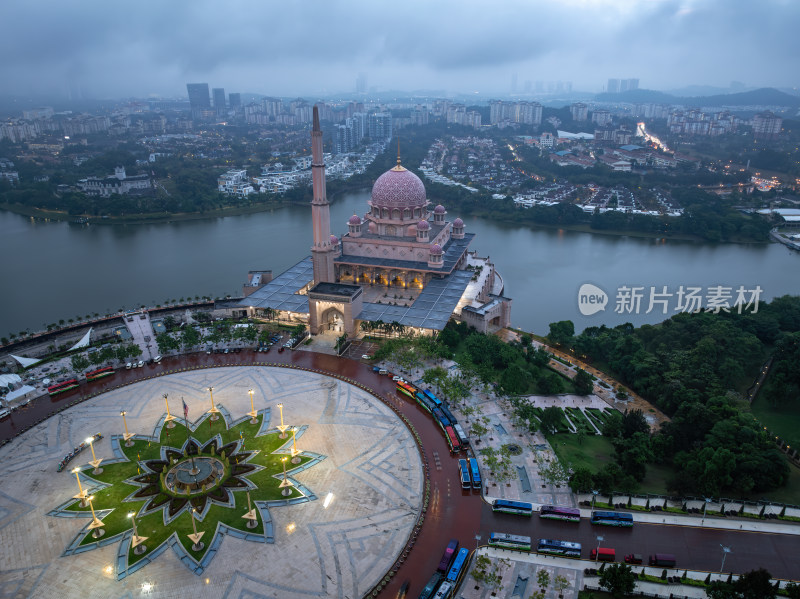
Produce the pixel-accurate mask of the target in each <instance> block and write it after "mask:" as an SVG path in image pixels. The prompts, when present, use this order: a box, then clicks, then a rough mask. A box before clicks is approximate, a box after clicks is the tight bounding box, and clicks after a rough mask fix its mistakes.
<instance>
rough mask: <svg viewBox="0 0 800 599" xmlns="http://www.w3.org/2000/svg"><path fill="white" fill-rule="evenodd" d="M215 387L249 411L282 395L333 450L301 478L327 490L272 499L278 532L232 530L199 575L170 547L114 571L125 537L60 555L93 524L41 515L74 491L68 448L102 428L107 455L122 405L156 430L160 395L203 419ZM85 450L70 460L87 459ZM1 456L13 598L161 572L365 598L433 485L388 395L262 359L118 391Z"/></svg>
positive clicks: (134, 586) (188, 586)
mask: <svg viewBox="0 0 800 599" xmlns="http://www.w3.org/2000/svg"><path fill="white" fill-rule="evenodd" d="M139 370H142V369H139ZM210 385H211V386H213V387H214V398H215V403H216V404H217V406H218V407H221V408H223V407H224V408H225V409H227V410H228V411H229V412H230V413H231V414H232V415H233V416H236V417H238V416H241V415H243V414H244V413H245V412H247V411H249V410H250V400H249V396H248V393H247V390H248V389H251V388H252V389H255V390H256V393H255V399H256V408H257V409H263V408H265V407H271V408H272V414H271V416H272V422H273V424H276V423H277V418H278V410H277V409H275V405H276V404H277V403H278V402H283V403H284V406H285V407H284V416H285V418H286V421H287V423H297V424H306V425H308V428H307V429H306V431H305V433H304V434H303V436H302V437H301V439H298V447H299V448H300V449H301V450H308V451H313V452H316V453H319V454H323V455H325V456H327V457H326V459H324V460H323V461H322V462H321V463H320V464H318V465H317V466H315V467H314V468H311V469H309V470H306V471H304V472H302V473H300V474H298V475H296V478H297V479H298V480H299V481H300V482H301V483H302V484H303V485H305V486H306V487H308V488H309V489H310V490H312V492H314V493H315V494H316V495H317V496H318V497H319V499H318V500H316V501H311V502H308V503H304V504H298V505H293V506H286V507H281V508H271V509H270V513H271V516H272V519H273V523H274V533H275V543H274V544H266V545H265V544H259V543H252V542H247V541H244V540H239V539H235V538H232V537H226V538H225V540H224V542H223V544H222V546H221V548H220V550H219V552H218V554H217V555H216V557H215V558H214V560H213V561H212V562H211V563H210V565H209V566H208V568H207V569H206V571H205V572H204V573H203V575H202V576H196V575H195V574H193V573H192V572H190V571H189V569H187V568H186V567H185V566H184V565H183V564H181V563H180V562H179V561H178V559H177V558H176V555H175V554H174V553H173V552H172V551H170V550H168V551H166V552H165V553H163V554H162V555H161V556H159V557H158V558H157V559H156V560H155V562H154V563H152V564H150V565H148V566H146V567H145V568H143V569H142V570H140V571H138V572H136V573H134V574H132V575H130V576H128V577H127V578H125V579H123V580H121V581H117V580H116V575H115V569H114V563H115V561H116V560H115V557H116V554H117V547H118V544H119V543H113V544H111V545H109V546H106V547H103V548H100V549H95V550H93V551H88V552H85V553H81V554H78V555H70V556H67V557H60V556H61V553H62V551H64V549H65V548H66V547H67V545H68V544H69V543H70V542H71V541H72V539H73V538H74V537H75V535H76V534H77V533H78V531H79V530H81V529H82V528H83V526H84V525H85V524H87V523H88V521H84V520H80V521H76V519H72V518H54V517H51V516H48V515H46V514H47V512H48V511H50V510H51V509H54V508H55V507H57V506H58V505H60V504H62V503H63V502H64V501H66V500H67V499H69V498H70V497H71V496H72V495H73V494H74V493H75V492H76V489H75V485H76V482H75V477H74V476H73V475H71V474H70V472H69V469H67V470H65V471H63V472H61V473H56V465H57V464H58V461H59V460H60V459H61V457H62V456H63V455H64V454H65V453H67V452H68V451H69V450H70V449H72V448H73V447H75V446H76V445H77V444H79V443H80V441H81V440H83V439H84V438H86V437H87V436H89V435H91V434H93V433H96V432H101V433H102V434H103V435H104V439H103V440H102V441H100V442H98V443H97V444H96V445H95V451H96V452H97V455H98V457H108V456H109V455H110V445H109V443H110V441H109V438H110V437H111V435H114V434H120V433H122V431H123V429H122V424H123V423H122V421H121V418H120V415H119V413H120V410H122V409H125V410H127V423H128V428H129V430H130V431H131V432H134V433H140V434H151V433H152V431H153V428H154V426H155V425H156V423H157V421H158V418H159V417H160V416H161V415H162V414H163V413H164V411H165V406H164V400H163V398H162V395H163V394H164V393H168V394H169V397H170V399H171V400H172V410H173V412H178V411H179V406H180V401H181V400H180V399H179V398H183V399H184V400H185V401H186V403H187V405H188V407H189V415H190V418H191V419H193V418H197V417H199V416H200V414H202V413H203V412H204V411H205V410H206V409H208V408H209V407H210V405H209V399H208V394H207V392H206V391H205V388H207V387H208V386H210ZM85 454H86V452H84V453H82V454H80V455H79V456H78V457H77V458H76V459H75V460H74V463H73V464H71V466H72V465H81V464H83V463H85V461H86V460H87V459H90V458H91V455H89V456H88V457H87V455H85ZM0 461H2V463H3V471H2V472H0V489H2V491H0V531H2V533H1V534H2V538H3V543H2V544H0V589H2V591H0V594H2V595H3V596H5V593H6V592H7V591H8V590H9V589H11V590H12V591H11V593H12V595H11V596H15V597H28V596H31V597H77V596H81V597H103V598H106V597H121V596H125V595H126V594H127V596H137V597H138V596H139V595H141V594H142V589H143V588H145V587H144V586H143V585H145V584H152V585H154V586H153V587H152V590H151V592H150V593H149V594H150V595H152V596H157V597H176V598H177V597H181V598H183V597H189V596H191V597H197V598H200V597H222V596H225V597H275V598H278V597H280V598H295V597H296V598H300V597H304V598H307V597H309V596H313V597H319V598H324V597H337V598H340V597H351V598H360V597H361V596H362V595H363V594H364V593H366V592H367V591H368V590H369V589H370V588H371V587H372V586H373V585H374V584H375V583H376V582H378V581H379V580H380V579H381V577H383V576H384V574H385V573H386V571H387V570H388V569H390V568H391V566H392V564H393V563H394V561H395V559H396V556H397V555H399V554H400V552H401V551H402V550H403V547H404V546H405V543H406V540H407V539H408V538H409V536H410V535H411V534H412V529H413V527H414V525H415V523H416V521H417V517H418V513H419V510H420V509H421V507H422V501H423V495H424V487H425V483H424V477H423V464H422V462H421V460H420V456H419V453H418V451H417V448H416V444H415V443H414V440H413V437H412V434H411V432H410V431H409V430H408V428H406V426H405V425H403V423H402V422H401V421H400V419H399V418H398V417H397V416H396V414H395V413H394V412H393V411H392V410H391V409H390V408H389V407H388V406H386V405H385V404H384V403H383V402H381V401H379V400H378V399H377V398H375V397H374V396H373V395H371V394H370V393H368V392H366V391H364V390H362V389H360V388H358V387H356V386H353V385H351V384H348V383H346V382H343V381H340V380H335V379H331V378H329V377H326V376H324V375H321V374H315V373H311V372H306V371H302V370H293V369H286V368H269V367H263V366H251V367H236V368H211V369H202V370H192V371H188V372H181V373H177V374H171V375H167V376H164V377H157V378H152V379H149V380H145V381H142V382H138V383H135V384H133V385H130V386H126V387H123V388H120V389H116V390H113V391H109V392H107V393H104V394H102V395H100V396H98V397H96V398H94V399H91V400H88V401H86V402H83V403H80V404H78V405H76V406H74V407H72V408H71V409H69V410H68V411H65V412H62V413H60V414H59V415H57V416H54V417H52V418H50V419H48V420H46V421H45V422H43V423H42V424H39V425H37V426H36V427H35V428H33V429H32V430H29V431H28V432H27V433H25V434H23V435H21V436H19V437H17V438H16V439H15V440H14V441H13V442H12V443H9V444H7V445H5V446H3V447H2V448H0ZM87 480H89V477H88V476H87V477H84V485H85V486H89V485H90V484H91V483H87ZM328 493H332V494H333V501H332V502H331V504H330V505H329V507H327V508H326V507H325V506H324V505H323V501H322V499H324V498H325V497H326V495H327V494H328ZM239 499H240V498H237V501H238V500H239Z"/></svg>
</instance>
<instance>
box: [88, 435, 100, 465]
mask: <svg viewBox="0 0 800 599" xmlns="http://www.w3.org/2000/svg"><path fill="white" fill-rule="evenodd" d="M86 442H87V443H88V444H89V448H90V449H91V450H92V461H91V462H89V463H90V464H91V465H92V466H93V467H94V470H92V474H102V473H103V469H102V468H101V467H100V462H102V461H103V458H100V459H99V460H98V459H97V456H96V455H95V454H94V437H87V438H86Z"/></svg>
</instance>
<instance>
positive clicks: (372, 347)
mask: <svg viewBox="0 0 800 599" xmlns="http://www.w3.org/2000/svg"><path fill="white" fill-rule="evenodd" d="M377 349H378V345H377V344H376V343H372V342H371V341H353V342H352V343H351V344H350V346H349V347H348V348H347V349H346V350H344V353H343V354H342V357H343V358H350V359H351V360H361V359H362V358H361V356H371V355H373V354H374V353H375V351H376V350H377Z"/></svg>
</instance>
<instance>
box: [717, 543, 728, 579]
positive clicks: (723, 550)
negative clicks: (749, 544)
mask: <svg viewBox="0 0 800 599" xmlns="http://www.w3.org/2000/svg"><path fill="white" fill-rule="evenodd" d="M720 547H721V548H722V565H721V566H720V567H719V573H720V574H722V571H723V570H724V569H725V558H726V557H728V554H729V553H731V548H730V547H725V546H724V545H722V544H721V543H720Z"/></svg>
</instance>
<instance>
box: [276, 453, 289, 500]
mask: <svg viewBox="0 0 800 599" xmlns="http://www.w3.org/2000/svg"><path fill="white" fill-rule="evenodd" d="M286 459H287V458H281V463H282V464H283V481H281V484H280V485H278V488H279V489H280V490H281V495H283V496H284V497H288V496H289V495H291V494H292V483H291V482H290V481H289V479H288V478H287V476H286Z"/></svg>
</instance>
